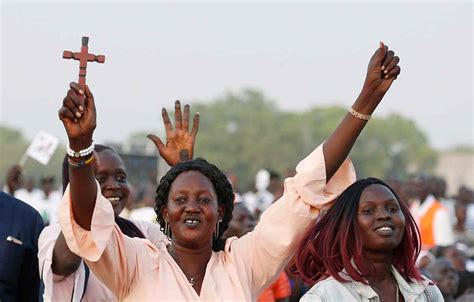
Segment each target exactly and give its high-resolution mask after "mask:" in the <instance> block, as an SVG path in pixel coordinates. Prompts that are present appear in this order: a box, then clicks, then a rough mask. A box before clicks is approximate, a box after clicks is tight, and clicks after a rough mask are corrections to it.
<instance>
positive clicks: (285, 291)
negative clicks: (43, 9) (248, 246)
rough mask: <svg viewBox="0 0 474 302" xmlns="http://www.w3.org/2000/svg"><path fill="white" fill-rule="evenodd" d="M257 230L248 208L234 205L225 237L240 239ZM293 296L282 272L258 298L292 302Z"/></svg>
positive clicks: (271, 301)
mask: <svg viewBox="0 0 474 302" xmlns="http://www.w3.org/2000/svg"><path fill="white" fill-rule="evenodd" d="M254 228H255V217H254V216H253V215H252V213H250V211H249V209H247V207H246V206H245V205H244V204H243V203H241V202H239V203H236V204H235V205H234V210H233V211H232V220H231V221H230V222H229V227H228V228H227V230H226V231H225V232H224V237H226V238H230V237H237V238H240V237H242V236H244V235H245V234H247V233H248V232H251V231H253V229H254ZM290 295H291V287H290V281H289V280H288V276H287V275H286V273H285V272H282V273H281V274H280V276H279V277H278V279H277V280H276V281H275V282H274V283H273V284H272V285H270V286H269V287H267V288H266V289H265V290H264V291H263V292H262V293H261V294H260V297H259V298H258V300H257V301H258V302H276V301H278V302H285V301H286V302H287V301H290V300H289V297H290Z"/></svg>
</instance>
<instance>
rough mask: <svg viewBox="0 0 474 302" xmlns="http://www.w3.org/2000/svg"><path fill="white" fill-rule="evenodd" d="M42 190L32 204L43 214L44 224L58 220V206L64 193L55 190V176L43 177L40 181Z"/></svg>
mask: <svg viewBox="0 0 474 302" xmlns="http://www.w3.org/2000/svg"><path fill="white" fill-rule="evenodd" d="M40 185H41V191H40V193H39V197H38V198H37V200H36V201H35V202H34V203H32V206H33V207H35V208H36V210H37V211H38V212H39V213H40V214H41V217H42V218H43V221H44V225H45V226H47V225H50V224H55V223H56V222H58V208H59V203H60V202H61V199H62V197H63V195H62V194H61V193H60V192H59V191H58V190H55V188H54V185H55V179H54V177H53V176H46V177H43V178H42V179H41V181H40Z"/></svg>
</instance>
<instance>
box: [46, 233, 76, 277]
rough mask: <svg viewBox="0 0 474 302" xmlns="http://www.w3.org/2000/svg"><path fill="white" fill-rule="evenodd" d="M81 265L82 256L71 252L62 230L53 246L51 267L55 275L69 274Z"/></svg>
mask: <svg viewBox="0 0 474 302" xmlns="http://www.w3.org/2000/svg"><path fill="white" fill-rule="evenodd" d="M80 265H81V257H79V256H78V255H76V254H74V253H73V252H71V250H70V249H69V247H68V246H67V243H66V239H65V238H64V234H63V232H60V233H59V235H58V237H57V239H56V242H55V243H54V248H53V258H52V265H51V269H52V272H53V273H54V274H55V275H60V276H68V275H70V274H72V273H74V272H75V271H76V270H77V269H78V268H79V266H80Z"/></svg>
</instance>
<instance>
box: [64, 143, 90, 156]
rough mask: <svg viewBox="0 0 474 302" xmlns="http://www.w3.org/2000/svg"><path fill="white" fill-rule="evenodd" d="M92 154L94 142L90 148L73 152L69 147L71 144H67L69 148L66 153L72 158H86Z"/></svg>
mask: <svg viewBox="0 0 474 302" xmlns="http://www.w3.org/2000/svg"><path fill="white" fill-rule="evenodd" d="M92 152H94V141H92V144H91V145H90V146H89V147H87V148H85V149H82V150H79V151H74V150H72V149H71V147H70V146H69V143H68V144H67V147H66V153H67V155H69V156H70V157H86V156H87V155H89V154H92Z"/></svg>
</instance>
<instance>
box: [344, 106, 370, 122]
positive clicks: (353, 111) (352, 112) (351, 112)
mask: <svg viewBox="0 0 474 302" xmlns="http://www.w3.org/2000/svg"><path fill="white" fill-rule="evenodd" d="M349 113H350V114H352V115H353V116H355V117H356V118H358V119H361V120H364V121H368V120H370V118H371V117H372V115H368V114H362V113H360V112H357V111H355V110H354V108H352V107H351V108H349Z"/></svg>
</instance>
